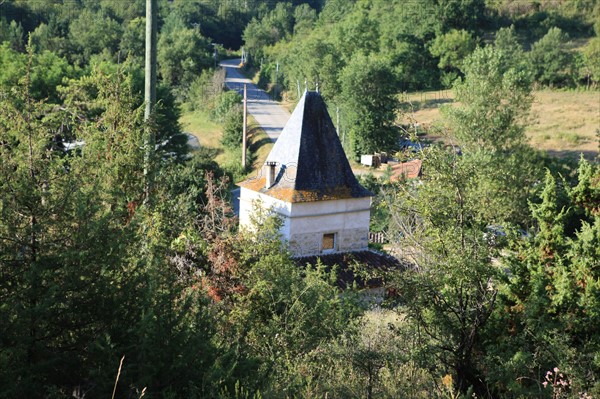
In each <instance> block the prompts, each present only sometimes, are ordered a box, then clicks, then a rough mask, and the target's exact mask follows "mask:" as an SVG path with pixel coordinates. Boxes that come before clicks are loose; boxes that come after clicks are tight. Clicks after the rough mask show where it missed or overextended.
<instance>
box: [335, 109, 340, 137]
mask: <svg viewBox="0 0 600 399" xmlns="http://www.w3.org/2000/svg"><path fill="white" fill-rule="evenodd" d="M335 119H336V124H335V127H336V129H337V134H338V137H339V136H340V107H335Z"/></svg>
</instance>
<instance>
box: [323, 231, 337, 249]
mask: <svg viewBox="0 0 600 399" xmlns="http://www.w3.org/2000/svg"><path fill="white" fill-rule="evenodd" d="M321 248H322V249H323V251H333V250H335V233H328V234H323V243H322V246H321Z"/></svg>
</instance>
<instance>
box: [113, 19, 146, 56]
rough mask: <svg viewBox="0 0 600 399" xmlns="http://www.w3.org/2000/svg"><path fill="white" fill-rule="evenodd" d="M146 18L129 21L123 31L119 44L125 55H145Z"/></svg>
mask: <svg viewBox="0 0 600 399" xmlns="http://www.w3.org/2000/svg"><path fill="white" fill-rule="evenodd" d="M145 43H146V19H145V18H134V19H132V20H131V21H129V22H128V23H127V25H126V26H125V29H124V31H123V37H122V38H121V43H120V44H119V50H120V51H121V52H122V53H123V54H122V55H123V56H124V57H125V56H127V55H132V56H136V57H144V54H145V51H146V44H145Z"/></svg>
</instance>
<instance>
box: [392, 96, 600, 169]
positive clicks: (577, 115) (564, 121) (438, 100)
mask: <svg viewBox="0 0 600 399" xmlns="http://www.w3.org/2000/svg"><path fill="white" fill-rule="evenodd" d="M401 100H402V101H403V103H404V104H405V106H406V108H407V112H406V113H405V114H404V115H403V116H402V119H401V120H400V122H401V123H404V124H407V123H412V122H413V121H416V122H418V123H420V124H421V125H423V126H428V125H431V124H432V123H434V122H436V121H439V120H440V119H441V117H440V107H441V106H442V105H444V104H452V103H453V101H454V95H453V94H452V92H451V91H449V90H442V91H431V92H423V93H410V94H403V95H402V96H401ZM527 125H528V126H527V128H526V130H525V132H526V134H527V136H528V137H529V140H530V143H531V144H532V145H533V146H534V147H536V148H539V149H542V150H546V151H548V152H549V153H550V154H554V155H558V156H571V155H576V154H579V153H583V154H584V155H586V157H588V158H593V157H595V156H597V155H598V139H597V138H596V129H600V92H598V91H552V90H541V91H536V92H534V101H533V104H532V107H531V113H530V114H529V117H528V119H527Z"/></svg>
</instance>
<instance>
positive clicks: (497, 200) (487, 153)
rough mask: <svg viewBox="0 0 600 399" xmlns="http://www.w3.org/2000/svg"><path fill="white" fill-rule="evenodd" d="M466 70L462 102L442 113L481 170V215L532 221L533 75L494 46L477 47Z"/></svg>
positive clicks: (459, 91)
mask: <svg viewBox="0 0 600 399" xmlns="http://www.w3.org/2000/svg"><path fill="white" fill-rule="evenodd" d="M464 70H465V78H464V80H463V81H459V82H457V84H456V86H455V92H456V99H457V100H458V101H459V103H460V105H458V106H456V107H447V108H445V109H443V111H442V112H443V114H444V117H445V118H446V120H447V121H448V124H449V129H450V132H449V134H450V138H451V140H454V141H455V143H456V144H457V145H459V146H460V147H461V149H462V152H463V157H462V159H463V162H469V163H472V165H473V167H474V168H476V169H478V170H479V172H478V173H476V174H475V176H474V177H475V180H474V181H476V182H477V183H476V184H477V186H478V189H479V190H480V197H479V198H480V200H481V204H480V206H479V207H478V209H479V212H480V217H481V219H482V221H485V223H500V224H503V223H505V222H511V223H516V224H521V225H527V222H528V219H529V217H528V210H527V199H528V198H529V191H528V190H529V189H530V188H531V187H532V186H533V184H534V183H535V181H536V180H537V179H538V178H539V168H538V167H537V166H536V163H537V161H536V155H535V153H534V152H533V151H532V150H531V149H530V148H529V146H528V145H527V139H526V137H525V132H524V122H525V118H526V116H527V113H528V112H529V108H530V105H531V101H532V97H531V86H530V75H529V73H528V71H527V69H526V68H525V67H524V66H516V67H511V62H510V60H509V59H507V58H506V55H505V54H504V53H503V52H501V51H497V50H495V49H494V48H493V47H491V46H488V47H485V48H483V49H478V50H476V51H475V52H474V53H473V55H472V56H471V57H469V59H467V60H466V61H465V65H464Z"/></svg>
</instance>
